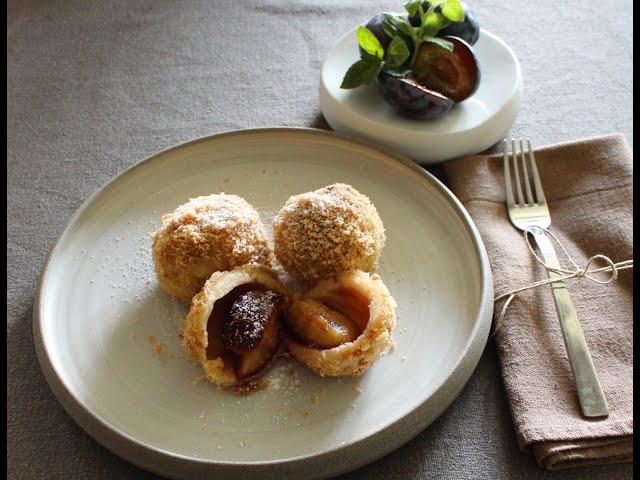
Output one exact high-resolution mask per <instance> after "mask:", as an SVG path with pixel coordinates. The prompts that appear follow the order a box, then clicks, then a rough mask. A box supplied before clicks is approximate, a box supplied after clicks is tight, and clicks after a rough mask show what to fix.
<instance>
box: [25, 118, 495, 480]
mask: <svg viewBox="0 0 640 480" xmlns="http://www.w3.org/2000/svg"><path fill="white" fill-rule="evenodd" d="M333 182H347V183H350V184H352V185H354V186H355V187H356V188H357V189H358V190H360V191H361V192H363V193H365V194H367V195H368V196H369V197H370V198H371V199H372V201H373V202H374V203H375V205H376V207H377V208H378V211H379V212H380V215H381V217H382V219H383V221H384V224H385V227H386V231H387V245H386V247H385V249H384V251H383V254H382V257H381V264H380V270H379V272H380V273H381V275H382V276H383V279H384V281H385V283H386V285H387V286H388V287H389V289H390V291H391V293H392V295H393V296H394V297H395V299H396V301H397V303H398V311H397V313H398V321H397V327H396V330H395V334H394V336H395V339H396V343H397V346H396V348H395V350H394V351H393V352H391V353H390V354H388V355H386V356H384V357H382V358H381V359H380V360H379V361H378V362H377V363H376V364H375V365H374V366H373V367H372V368H371V369H370V370H369V371H368V372H367V373H366V374H365V375H364V376H363V377H361V378H357V379H353V378H344V379H336V378H320V377H318V376H316V375H315V374H313V373H312V372H311V371H309V370H307V369H305V368H304V367H302V366H300V365H298V364H296V363H294V362H293V361H289V360H283V361H282V362H281V363H279V364H278V365H277V366H276V367H275V368H274V370H272V371H271V372H270V373H269V374H268V376H267V378H268V380H269V383H270V385H269V387H268V388H267V389H266V390H263V391H259V392H257V393H255V394H253V395H250V396H246V397H236V396H234V395H233V394H232V393H229V392H224V391H219V390H218V389H216V388H215V387H214V386H213V385H211V384H209V383H207V382H204V381H198V377H199V376H200V375H201V373H202V372H201V370H200V369H199V368H198V367H197V366H195V365H193V364H192V363H191V362H189V361H188V360H187V359H185V358H184V355H183V350H182V348H181V344H180V340H179V338H178V336H177V334H178V331H179V329H180V326H181V322H182V321H183V318H184V316H185V315H186V313H187V309H186V307H184V306H183V305H181V304H179V303H177V302H175V301H173V300H172V299H171V298H169V296H168V295H167V294H165V293H164V291H163V290H162V289H161V288H160V287H159V286H158V284H157V282H156V279H155V276H154V273H153V267H152V261H151V255H150V238H149V233H150V232H152V231H153V230H155V229H156V228H157V227H158V226H159V225H160V216H161V215H162V214H163V213H164V212H169V211H172V210H173V209H174V208H175V207H176V206H177V205H179V204H181V203H183V202H186V201H187V200H188V199H189V198H190V197H194V196H197V195H207V194H210V193H215V192H221V191H224V192H227V193H234V194H238V195H242V196H243V197H245V198H246V199H247V200H248V201H249V202H250V203H252V204H253V205H254V206H255V207H256V208H257V209H258V211H259V212H260V214H261V216H262V219H263V221H264V222H265V224H267V225H269V224H270V221H271V219H272V217H273V216H274V214H275V212H276V211H277V210H278V209H279V208H280V206H281V205H282V204H283V203H284V202H285V200H286V199H287V198H288V197H289V196H290V195H293V194H297V193H300V192H305V191H308V190H313V189H316V188H319V187H322V186H324V185H327V184H330V183H333ZM491 313H492V284H491V278H490V270H489V265H488V261H487V256H486V253H485V250H484V247H483V245H482V242H481V240H480V237H479V235H478V232H477V230H476V228H475V227H474V225H473V224H472V222H471V220H470V218H469V217H468V215H467V213H466V212H465V211H464V209H463V208H462V206H461V205H460V204H459V203H458V201H457V200H456V199H455V198H454V197H453V196H452V194H451V193H450V192H449V191H448V190H447V189H446V188H445V187H444V186H443V185H442V184H441V183H439V182H438V181H437V180H436V179H435V178H433V177H432V176H431V175H429V174H428V173H426V172H425V171H424V170H422V169H420V167H418V166H416V165H414V164H412V163H411V162H410V161H409V160H406V159H403V158H399V157H396V156H394V155H393V154H390V153H388V152H386V151H383V150H381V149H379V148H376V147H372V146H368V145H366V144H363V143H360V142H358V141H354V140H350V139H347V138H344V137H342V136H339V135H337V134H334V133H331V132H324V131H317V130H310V129H288V128H283V129H262V130H244V131H238V132H232V133H227V134H221V135H215V136H212V137H207V138H203V139H199V140H196V141H193V142H190V143H186V144H184V145H180V146H177V147H175V148H172V149H170V150H167V151H165V152H162V153H160V154H157V155H154V156H153V157H151V158H149V159H147V160H145V161H143V162H141V163H138V164H137V165H135V166H134V167H132V168H131V169H129V170H127V171H126V172H124V173H123V174H122V175H120V176H118V177H117V178H115V179H114V180H113V181H112V182H110V183H109V184H107V185H106V186H105V187H104V188H102V189H101V190H99V191H98V192H97V193H95V194H94V195H93V196H92V197H91V198H90V199H89V200H88V201H87V202H86V203H85V204H84V205H83V206H82V207H81V208H80V209H79V210H78V212H77V213H76V214H75V216H74V217H73V218H72V219H71V221H70V223H69V225H68V226H67V228H66V229H65V231H64V232H63V234H62V235H61V237H60V238H59V240H58V242H57V243H56V245H55V246H54V248H53V250H52V252H51V254H50V257H49V260H48V262H47V265H46V267H45V269H44V272H43V275H42V278H41V284H40V288H39V293H38V295H37V298H36V308H35V313H34V336H35V342H36V347H37V351H38V356H39V359H40V362H41V365H42V368H43V371H44V373H45V375H46V378H47V380H48V382H49V384H50V385H51V388H52V389H53V391H54V392H55V394H56V395H57V397H58V398H59V400H60V402H61V403H62V404H63V406H64V407H65V408H66V410H67V411H68V412H69V413H70V415H71V416H72V417H73V418H74V419H75V420H76V421H77V422H78V423H79V424H80V425H81V426H82V427H83V428H84V429H85V430H86V431H87V432H89V433H90V434H91V435H92V436H93V437H94V438H95V439H96V440H97V441H99V442H100V443H102V444H103V445H105V446H106V447H108V448H109V449H111V450H112V451H114V452H115V453H117V454H118V455H120V456H122V457H124V458H126V459H128V460H130V461H131V462H133V463H135V464H137V465H139V466H141V467H143V468H146V469H149V470H152V471H154V472H157V473H160V474H162V475H165V476H168V477H171V478H201V476H202V475H205V474H208V475H221V476H220V477H218V478H225V479H235V478H238V479H239V478H243V479H252V478H256V479H258V478H260V479H265V478H285V477H286V478H308V479H313V478H324V477H328V476H331V475H335V474H338V473H340V472H343V471H347V470H349V469H353V468H356V467H358V466H361V465H363V464H365V463H367V462H370V461H372V460H373V459H375V458H377V457H380V456H382V455H384V454H385V453H387V452H389V451H391V450H392V449H394V448H396V447H398V446H400V445H401V444H402V443H404V442H406V441H407V440H409V439H410V438H411V437H412V436H414V435H416V434H417V433H418V432H419V431H421V430H422V429H424V427H425V426H427V425H428V424H429V423H430V422H432V421H433V420H434V419H435V418H436V417H437V416H438V415H440V414H441V413H442V412H443V411H444V410H445V409H446V408H447V406H448V405H449V404H450V402H451V401H452V400H453V399H454V397H455V396H456V395H457V394H458V392H459V391H460V389H461V388H462V386H463V385H464V384H465V382H466V381H467V380H468V378H469V376H470V375H471V372H472V370H473V369H474V368H475V366H476V364H477V362H478V360H479V358H480V354H481V352H482V350H483V348H484V345H485V342H486V339H487V334H488V331H489V325H490V320H491Z"/></svg>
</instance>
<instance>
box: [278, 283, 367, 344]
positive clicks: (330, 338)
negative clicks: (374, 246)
mask: <svg viewBox="0 0 640 480" xmlns="http://www.w3.org/2000/svg"><path fill="white" fill-rule="evenodd" d="M286 321H287V326H288V327H289V330H290V331H291V333H292V336H293V337H294V338H295V339H296V340H297V341H298V342H300V343H302V344H303V345H307V346H310V347H315V348H319V349H323V350H324V349H329V348H335V347H338V346H340V345H342V344H344V343H347V342H353V341H354V340H356V339H357V338H358V337H359V336H360V335H361V334H362V332H363V331H364V330H365V329H366V328H367V323H368V322H369V299H368V298H367V297H366V296H365V295H363V294H362V293H360V292H358V291H357V290H354V289H351V288H337V289H335V290H332V291H331V292H329V293H327V294H324V295H322V296H319V297H316V298H303V299H300V300H298V301H296V302H294V303H293V305H291V307H290V308H289V310H288V312H287V316H286Z"/></svg>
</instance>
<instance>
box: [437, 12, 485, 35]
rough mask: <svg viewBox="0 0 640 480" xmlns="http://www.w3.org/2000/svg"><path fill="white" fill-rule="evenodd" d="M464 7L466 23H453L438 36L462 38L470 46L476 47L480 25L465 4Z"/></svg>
mask: <svg viewBox="0 0 640 480" xmlns="http://www.w3.org/2000/svg"><path fill="white" fill-rule="evenodd" d="M462 6H463V7H464V22H451V24H450V25H449V26H448V27H447V28H443V29H442V30H440V32H438V35H443V36H444V35H451V36H452V37H458V38H461V39H462V40H464V41H465V42H467V43H468V44H469V45H475V44H476V42H477V41H478V38H480V24H479V23H478V21H477V20H476V17H475V15H474V14H473V12H472V11H471V10H469V9H468V8H467V6H466V5H465V4H464V3H463V4H462Z"/></svg>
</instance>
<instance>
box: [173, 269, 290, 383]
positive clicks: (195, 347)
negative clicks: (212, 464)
mask: <svg viewBox="0 0 640 480" xmlns="http://www.w3.org/2000/svg"><path fill="white" fill-rule="evenodd" d="M247 283H259V284H261V285H264V286H265V287H267V288H268V289H269V290H274V291H276V292H279V293H282V294H283V295H286V287H285V286H284V285H283V284H282V283H281V282H280V281H279V280H278V279H277V278H276V277H275V275H274V273H273V272H272V271H271V269H269V268H268V267H265V266H263V265H258V264H250V265H243V266H240V267H236V268H235V269H233V270H230V271H226V272H215V273H214V274H212V275H211V277H210V278H209V280H207V281H206V283H205V284H204V287H203V288H202V290H201V291H200V292H199V293H197V294H196V295H195V296H194V297H193V299H192V300H191V308H190V309H189V315H188V316H187V319H186V321H185V326H184V330H183V332H182V341H183V344H184V347H185V349H186V351H187V353H188V354H189V356H190V357H191V358H192V359H193V360H194V361H195V362H197V363H199V364H200V365H202V367H203V369H204V373H205V378H206V379H207V380H209V381H210V382H212V383H215V384H216V385H219V386H221V387H228V386H232V385H236V384H237V383H238V378H237V376H236V374H235V371H234V369H233V366H232V365H229V362H227V364H225V361H224V359H223V358H222V357H219V358H215V359H212V360H209V359H207V345H208V339H207V322H208V320H209V316H210V315H211V312H212V311H213V305H214V303H215V302H216V301H217V300H219V299H221V298H222V297H224V296H225V295H226V294H227V293H229V292H230V291H231V290H233V289H234V288H235V287H238V286H240V285H244V284H247Z"/></svg>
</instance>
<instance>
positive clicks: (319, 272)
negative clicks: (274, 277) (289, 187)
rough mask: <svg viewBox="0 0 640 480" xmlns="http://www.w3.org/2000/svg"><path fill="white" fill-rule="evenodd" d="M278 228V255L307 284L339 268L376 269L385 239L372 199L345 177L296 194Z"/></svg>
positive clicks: (275, 225) (276, 222)
mask: <svg viewBox="0 0 640 480" xmlns="http://www.w3.org/2000/svg"><path fill="white" fill-rule="evenodd" d="M273 232H274V250H275V255H276V257H277V258H278V260H279V261H280V263H281V264H282V266H283V268H284V269H285V270H287V272H288V273H289V274H290V275H291V276H292V277H293V278H295V279H296V280H298V281H299V282H301V283H303V284H306V285H309V284H313V283H315V282H317V281H319V280H321V279H323V278H326V277H328V276H330V275H333V274H336V273H339V272H347V271H352V270H362V271H365V272H373V271H375V270H376V268H377V266H378V257H379V256H380V251H381V250H382V247H383V246H384V243H385V233H384V225H383V224H382V220H381V218H380V215H378V212H377V210H376V208H375V207H374V205H373V203H371V200H369V198H368V197H367V196H366V195H363V194H362V193H360V192H358V191H357V190H356V189H355V188H353V187H352V186H351V185H346V184H344V183H336V184H333V185H329V186H327V187H324V188H321V189H319V190H315V191H313V192H307V193H303V194H300V195H295V196H292V197H290V198H289V200H287V202H286V203H285V205H284V206H283V207H282V208H281V209H280V211H279V212H278V214H277V215H276V217H275V218H274V220H273Z"/></svg>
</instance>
